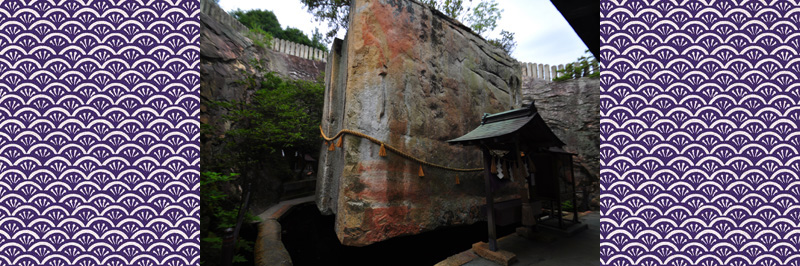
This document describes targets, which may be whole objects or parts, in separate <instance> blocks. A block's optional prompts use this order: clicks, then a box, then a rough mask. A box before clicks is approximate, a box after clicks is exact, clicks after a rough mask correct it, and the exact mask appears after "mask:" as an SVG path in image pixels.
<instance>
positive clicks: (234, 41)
mask: <svg viewBox="0 0 800 266" xmlns="http://www.w3.org/2000/svg"><path fill="white" fill-rule="evenodd" d="M200 22H201V32H200V56H201V57H200V77H201V78H200V96H201V97H202V99H203V104H201V107H200V110H201V114H200V121H201V122H202V123H204V124H207V125H210V126H211V128H214V129H215V130H212V131H213V132H211V133H210V134H213V135H215V137H213V138H208V137H207V136H206V138H205V139H204V141H203V142H202V145H203V146H202V148H201V149H200V151H201V158H203V159H202V160H203V163H212V162H210V161H209V160H210V158H213V157H214V156H212V155H215V154H224V153H225V149H226V147H225V146H226V145H224V143H223V142H224V138H222V139H220V138H218V137H220V136H221V135H223V132H224V130H227V129H229V127H230V125H228V124H225V123H224V121H223V120H222V116H223V115H225V111H224V110H221V109H215V108H209V106H206V105H205V104H204V103H205V102H207V101H209V100H211V101H247V100H248V97H249V95H251V93H252V92H253V91H252V90H248V88H247V87H246V86H245V85H243V84H242V83H241V81H244V80H245V79H246V78H247V77H249V76H251V75H253V74H257V73H256V72H257V71H258V70H257V67H256V66H258V65H259V64H260V65H261V67H262V68H263V70H262V71H274V72H276V73H278V74H280V75H283V76H286V77H290V78H293V79H306V80H314V79H316V78H317V76H319V75H320V74H321V73H322V71H323V70H324V69H325V63H324V62H319V61H312V60H308V59H303V58H300V57H296V56H291V55H287V54H282V53H277V52H275V51H272V50H270V49H266V48H264V47H261V46H257V45H254V44H253V41H251V40H250V39H248V38H247V37H246V36H244V35H242V34H241V33H239V32H238V31H236V30H234V29H233V28H231V27H229V26H227V25H225V24H222V23H219V21H217V20H216V19H214V18H212V17H209V16H207V15H206V14H204V13H201V14H200ZM258 74H263V73H258ZM242 178H244V179H246V180H247V181H249V182H252V183H253V184H252V187H253V188H254V189H257V190H258V191H259V193H253V194H252V197H251V200H250V202H251V204H250V210H251V212H252V213H256V214H257V213H260V212H262V211H264V210H266V209H267V208H269V206H271V205H273V204H275V203H276V202H277V201H278V199H279V198H280V189H281V180H280V178H279V177H275V176H272V175H271V174H270V173H268V171H266V170H265V169H255V170H252V171H251V172H249V173H243V175H242ZM237 189H239V190H240V189H241V188H237ZM238 192H241V191H238ZM234 194H236V195H238V194H241V193H234Z"/></svg>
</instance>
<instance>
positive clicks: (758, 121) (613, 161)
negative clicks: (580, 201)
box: [600, 0, 800, 266]
mask: <svg viewBox="0 0 800 266" xmlns="http://www.w3.org/2000/svg"><path fill="white" fill-rule="evenodd" d="M600 8H601V24H600V32H601V37H600V39H601V42H602V43H603V45H602V47H601V52H600V53H601V54H600V57H601V67H602V68H603V71H602V73H601V77H600V79H601V89H602V96H601V116H602V121H601V138H602V145H601V165H602V169H601V174H600V175H601V188H602V190H603V194H602V195H601V208H602V211H601V212H602V215H603V218H602V219H601V229H600V230H601V247H600V251H601V260H602V263H603V264H604V265H618V266H624V265H707V266H713V265H799V264H800V252H798V247H800V230H798V228H800V204H798V203H799V202H798V199H800V178H799V177H798V172H800V155H798V149H800V130H798V124H800V88H798V87H799V86H800V84H798V75H800V56H799V55H798V53H800V52H799V51H800V30H799V29H798V25H800V7H798V3H797V2H796V1H794V2H793V1H724V0H723V1H713V0H712V1H682V2H680V3H678V2H676V1H619V2H616V1H602V2H601V4H600Z"/></svg>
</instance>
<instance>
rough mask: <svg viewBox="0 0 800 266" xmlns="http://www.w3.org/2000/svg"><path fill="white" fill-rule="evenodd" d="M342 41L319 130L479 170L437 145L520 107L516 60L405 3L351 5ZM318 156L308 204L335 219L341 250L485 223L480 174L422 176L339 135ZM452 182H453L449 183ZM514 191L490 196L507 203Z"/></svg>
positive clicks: (460, 151) (428, 171)
mask: <svg viewBox="0 0 800 266" xmlns="http://www.w3.org/2000/svg"><path fill="white" fill-rule="evenodd" d="M351 8H352V9H351V12H350V15H351V17H350V22H349V23H350V24H349V27H348V32H347V37H346V39H345V40H344V41H336V42H335V43H334V45H333V51H332V53H331V55H330V56H329V58H328V60H329V61H328V64H327V70H326V72H325V73H326V90H325V97H326V98H325V107H324V108H325V109H324V110H325V113H324V115H323V129H324V131H325V132H326V134H328V135H333V134H336V133H337V132H338V131H339V130H341V129H351V130H357V131H360V132H363V133H365V134H367V135H370V136H373V137H375V138H377V139H380V140H382V141H385V142H386V143H388V144H389V145H392V146H394V147H397V148H399V149H400V150H403V151H406V152H408V153H409V154H412V155H413V156H416V157H419V158H422V159H424V160H426V161H429V162H433V163H437V164H444V165H448V166H452V167H459V168H475V167H482V161H481V160H482V157H481V153H480V151H479V150H478V149H477V148H474V147H461V146H451V145H448V144H447V143H446V142H445V141H446V140H449V139H453V138H456V137H458V136H461V135H463V134H465V133H467V132H469V131H470V130H472V129H473V128H475V127H477V126H478V125H479V123H480V118H481V117H482V115H483V114H484V113H496V112H501V111H505V110H509V109H512V108H513V107H519V106H521V99H522V95H521V91H520V88H521V83H520V76H521V71H520V67H519V62H517V61H516V60H514V59H513V58H511V57H509V56H508V55H506V54H505V53H504V52H503V51H502V50H500V49H498V48H495V47H493V46H491V45H489V44H488V43H487V42H486V41H485V40H483V39H482V38H481V37H479V36H478V35H476V34H475V33H473V32H472V31H470V30H469V29H468V28H467V27H465V26H463V25H461V24H460V23H458V22H456V21H455V20H452V19H450V18H448V17H446V16H444V15H443V14H441V13H440V12H438V11H435V10H432V9H430V8H429V7H427V6H425V5H422V4H420V3H418V2H415V1H410V0H380V1H379V0H355V1H353V2H352V6H351ZM327 148H328V147H327V146H324V147H322V148H321V155H320V157H321V158H320V167H319V172H318V173H319V175H318V181H317V184H318V185H317V206H318V207H319V209H320V210H321V211H322V212H323V213H335V214H336V227H335V229H336V233H337V235H338V237H339V239H340V241H341V242H342V243H343V244H345V245H353V246H362V245H368V244H371V243H374V242H378V241H382V240H385V239H389V238H392V237H396V236H401V235H410V234H418V233H420V232H423V231H428V230H433V229H435V228H437V227H441V226H448V225H456V224H469V223H473V222H476V221H478V220H482V219H485V217H481V216H480V206H481V205H483V204H484V202H485V196H484V195H485V193H484V181H483V177H482V176H481V173H480V172H473V173H456V172H450V171H444V170H439V169H435V168H430V167H423V168H424V172H425V176H424V177H419V176H418V170H419V167H420V165H419V163H416V162H413V161H409V160H407V159H404V158H401V157H400V156H398V155H396V154H393V153H391V152H389V155H388V157H380V156H378V151H379V146H378V145H375V144H373V143H371V142H369V141H368V140H365V139H361V138H356V137H353V136H347V137H346V138H345V140H344V147H343V148H337V149H336V150H335V151H328V150H327ZM456 175H458V176H459V177H460V181H461V182H460V184H458V185H457V184H456V183H455V178H456ZM519 189H521V187H520V186H517V185H514V184H513V183H510V185H506V186H505V187H503V188H502V189H500V191H496V192H495V193H496V195H497V197H496V199H495V201H502V200H507V199H511V198H516V197H517V193H518V192H519Z"/></svg>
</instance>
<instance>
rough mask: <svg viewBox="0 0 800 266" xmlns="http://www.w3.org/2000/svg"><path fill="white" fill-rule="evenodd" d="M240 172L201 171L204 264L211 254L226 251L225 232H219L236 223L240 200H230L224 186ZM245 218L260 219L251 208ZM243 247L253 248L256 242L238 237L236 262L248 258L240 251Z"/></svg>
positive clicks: (217, 255)
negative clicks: (221, 234)
mask: <svg viewBox="0 0 800 266" xmlns="http://www.w3.org/2000/svg"><path fill="white" fill-rule="evenodd" d="M238 175H239V174H237V173H230V174H221V173H217V172H209V171H206V172H202V173H201V174H200V217H201V225H200V237H201V239H200V241H201V242H202V243H201V249H200V252H201V253H202V254H201V258H203V261H201V262H200V263H201V264H204V262H206V261H209V260H208V259H207V258H212V260H216V259H219V254H220V253H221V252H222V236H218V235H217V233H216V232H221V229H225V228H232V227H234V226H235V225H236V219H237V218H238V215H239V205H240V204H238V202H235V201H232V200H230V199H229V197H228V195H227V194H226V193H224V192H223V190H222V186H224V185H225V184H227V183H228V182H231V181H234V179H235V178H236V176H238ZM244 220H245V222H247V221H256V220H258V217H255V216H253V215H252V214H250V213H249V212H247V213H246V214H245V219H244ZM242 251H253V242H252V241H248V240H246V239H244V238H242V237H239V238H238V240H237V241H236V251H235V253H234V254H235V255H234V258H233V259H234V262H244V261H247V259H246V258H245V257H244V256H242V255H241V254H240V252H242Z"/></svg>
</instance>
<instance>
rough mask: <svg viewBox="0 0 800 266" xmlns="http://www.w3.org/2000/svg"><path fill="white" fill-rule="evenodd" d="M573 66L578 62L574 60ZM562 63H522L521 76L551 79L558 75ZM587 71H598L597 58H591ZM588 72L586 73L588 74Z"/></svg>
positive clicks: (561, 68)
mask: <svg viewBox="0 0 800 266" xmlns="http://www.w3.org/2000/svg"><path fill="white" fill-rule="evenodd" d="M574 64H575V65H574V67H578V66H579V64H578V63H577V62H576V63H574ZM563 69H564V64H561V65H552V66H551V65H545V64H537V63H522V76H523V77H532V78H533V79H540V80H545V81H548V82H549V81H553V79H554V78H556V77H558V72H556V71H558V70H563ZM587 71H588V73H596V72H598V71H600V68H599V67H598V64H597V60H593V61H592V63H591V64H590V66H589V69H588V70H587ZM588 73H586V74H587V75H588Z"/></svg>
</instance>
